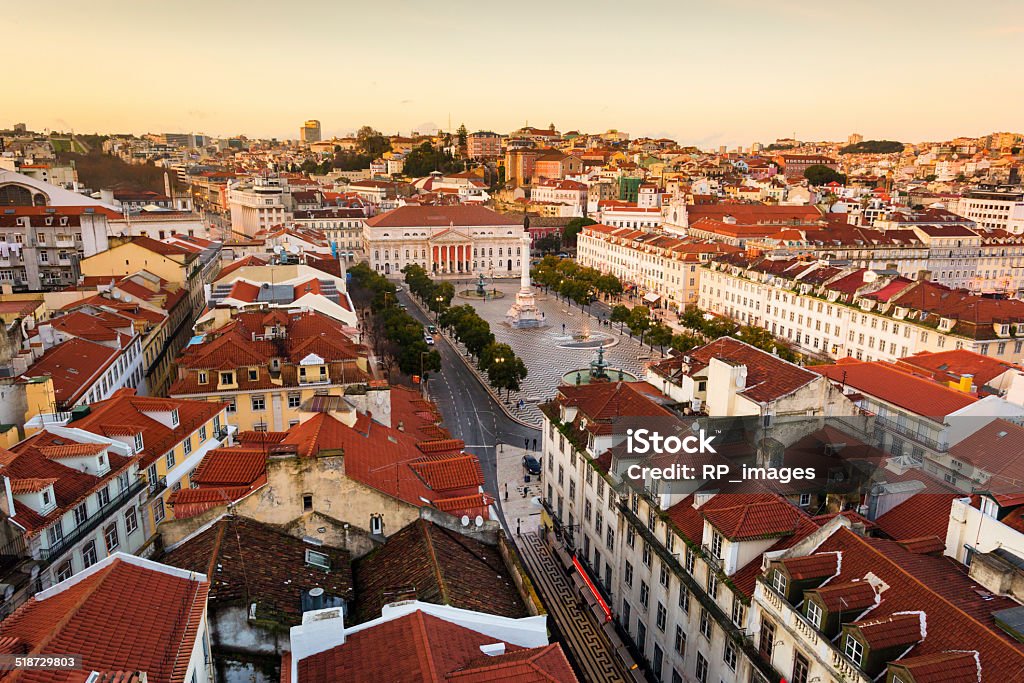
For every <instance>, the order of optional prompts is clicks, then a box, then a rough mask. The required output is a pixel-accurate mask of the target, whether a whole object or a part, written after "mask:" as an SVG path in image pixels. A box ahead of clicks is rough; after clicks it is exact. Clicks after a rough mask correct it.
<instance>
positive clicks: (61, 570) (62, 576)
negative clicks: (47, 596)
mask: <svg viewBox="0 0 1024 683" xmlns="http://www.w3.org/2000/svg"><path fill="white" fill-rule="evenodd" d="M73 572H74V570H73V569H72V567H71V560H67V561H65V562H63V563H62V564H61V565H60V566H59V567H57V582H58V583H59V582H61V581H67V580H68V579H70V578H71V574H72V573H73Z"/></svg>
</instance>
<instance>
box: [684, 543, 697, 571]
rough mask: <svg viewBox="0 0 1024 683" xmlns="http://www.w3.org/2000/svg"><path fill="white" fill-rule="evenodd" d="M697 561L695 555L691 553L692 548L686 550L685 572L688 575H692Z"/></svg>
mask: <svg viewBox="0 0 1024 683" xmlns="http://www.w3.org/2000/svg"><path fill="white" fill-rule="evenodd" d="M696 561H697V554H696V553H695V552H693V548H687V549H686V571H687V573H689V574H691V575H692V574H693V565H694V563H695V562H696Z"/></svg>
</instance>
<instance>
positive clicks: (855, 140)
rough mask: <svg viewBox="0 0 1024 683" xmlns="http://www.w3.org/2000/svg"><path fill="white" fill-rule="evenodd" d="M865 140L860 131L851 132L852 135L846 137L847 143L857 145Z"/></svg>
mask: <svg viewBox="0 0 1024 683" xmlns="http://www.w3.org/2000/svg"><path fill="white" fill-rule="evenodd" d="M862 142H864V136H863V135H861V134H860V133H850V136H849V137H848V138H846V144H848V145H857V144H860V143H862Z"/></svg>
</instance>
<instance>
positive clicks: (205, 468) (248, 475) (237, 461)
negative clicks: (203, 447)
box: [192, 447, 267, 487]
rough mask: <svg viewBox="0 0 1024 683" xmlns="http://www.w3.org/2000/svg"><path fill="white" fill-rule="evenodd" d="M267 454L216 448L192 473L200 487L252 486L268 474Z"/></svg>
mask: <svg viewBox="0 0 1024 683" xmlns="http://www.w3.org/2000/svg"><path fill="white" fill-rule="evenodd" d="M266 471H267V452H266V451H264V450H262V449H249V448H238V447H235V448H215V449H213V450H212V451H210V452H209V453H207V454H206V456H205V457H204V458H203V461H202V462H201V463H199V466H198V467H196V469H195V470H194V471H193V472H192V482H193V483H194V484H195V485H196V486H200V487H209V486H215V487H231V486H245V487H248V486H250V485H251V484H252V483H253V482H255V481H256V480H257V479H259V478H260V477H261V476H263V475H264V474H266Z"/></svg>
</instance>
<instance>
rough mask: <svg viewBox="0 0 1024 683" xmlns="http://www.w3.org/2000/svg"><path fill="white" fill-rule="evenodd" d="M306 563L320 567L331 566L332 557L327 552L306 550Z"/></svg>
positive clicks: (327, 567) (326, 567)
mask: <svg viewBox="0 0 1024 683" xmlns="http://www.w3.org/2000/svg"><path fill="white" fill-rule="evenodd" d="M306 564H308V565H309V566H311V567H318V568H320V569H330V568H331V558H330V556H329V555H327V554H326V553H320V552H317V551H315V550H308V549H307V550H306Z"/></svg>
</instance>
